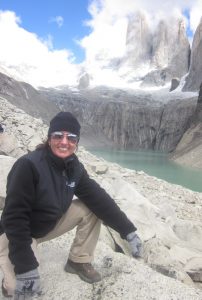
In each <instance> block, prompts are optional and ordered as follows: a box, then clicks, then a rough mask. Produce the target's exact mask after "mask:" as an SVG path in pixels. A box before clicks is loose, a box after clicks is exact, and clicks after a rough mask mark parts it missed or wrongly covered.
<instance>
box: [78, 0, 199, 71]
mask: <svg viewBox="0 0 202 300" xmlns="http://www.w3.org/2000/svg"><path fill="white" fill-rule="evenodd" d="M199 2H200V3H201V2H202V0H177V1H176V0H164V1H162V0H154V1H148V0H93V1H91V4H90V6H89V12H90V14H91V16H92V19H91V20H89V21H88V22H86V25H88V26H90V27H91V30H92V32H91V33H90V34H89V35H88V36H85V37H84V38H83V39H82V40H81V41H80V45H81V46H82V47H83V48H84V49H85V51H86V63H87V66H88V69H89V70H90V71H91V72H93V73H95V74H98V71H97V70H98V68H99V67H100V68H105V63H106V61H108V60H110V59H111V58H118V57H121V56H122V55H123V54H124V52H125V41H126V32H127V20H128V17H129V16H130V15H134V13H135V12H137V11H144V13H145V14H146V16H147V19H148V22H149V26H150V28H155V27H156V26H157V24H158V23H159V21H160V20H161V19H166V18H167V19H168V20H169V21H168V22H172V19H171V17H172V16H175V17H183V18H184V19H185V23H186V24H189V20H188V19H187V17H186V16H183V14H182V13H183V11H185V10H187V11H189V10H192V9H193V7H195V10H192V14H193V18H192V19H194V17H196V11H197V8H198V7H199ZM196 7H197V8H196ZM199 12H200V13H201V12H202V9H200V10H199ZM198 14H199V13H198ZM192 19H191V20H192ZM195 20H196V23H198V22H199V17H197V18H196V19H195ZM192 28H193V29H194V28H195V24H193V21H192ZM95 70H96V71H95ZM105 71H106V70H105Z"/></svg>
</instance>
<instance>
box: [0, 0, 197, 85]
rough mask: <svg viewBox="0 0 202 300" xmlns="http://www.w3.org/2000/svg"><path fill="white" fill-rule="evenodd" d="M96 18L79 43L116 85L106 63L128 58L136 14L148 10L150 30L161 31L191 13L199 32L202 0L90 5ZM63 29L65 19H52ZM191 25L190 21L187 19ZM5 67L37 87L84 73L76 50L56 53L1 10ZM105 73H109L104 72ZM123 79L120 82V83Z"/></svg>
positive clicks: (109, 0)
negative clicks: (160, 25)
mask: <svg viewBox="0 0 202 300" xmlns="http://www.w3.org/2000/svg"><path fill="white" fill-rule="evenodd" d="M88 9H89V12H90V14H91V19H90V20H88V21H87V22H86V24H87V25H88V26H90V28H91V33H90V34H89V35H88V36H85V37H83V39H81V40H80V41H79V44H80V45H81V46H82V47H83V48H84V49H85V52H86V61H85V63H84V64H85V65H86V66H87V67H88V70H89V72H90V73H92V74H93V75H95V76H96V74H97V76H98V74H99V81H100V82H101V81H102V78H101V77H102V76H103V78H104V79H105V80H108V81H110V80H111V79H110V78H113V82H115V80H116V78H118V76H117V75H118V74H117V73H116V72H113V73H111V74H110V70H109V69H106V68H105V65H106V62H108V61H110V60H111V59H113V58H115V59H118V58H119V57H122V56H123V55H124V53H125V42H126V33H127V22H128V17H129V16H130V15H133V14H134V12H136V11H144V12H145V13H146V15H147V19H148V21H149V25H150V28H153V27H154V28H155V26H157V24H158V22H159V20H160V19H162V18H167V17H170V16H171V15H173V14H174V15H177V16H180V15H181V14H182V11H183V10H185V9H186V10H188V11H190V27H191V29H192V30H193V31H195V29H196V27H197V25H198V23H199V20H200V17H201V14H202V13H201V12H202V0H164V1H162V0H153V1H149V0H93V1H91V3H90V6H89V8H88ZM51 22H56V23H57V25H58V26H59V27H61V26H62V25H63V22H64V19H63V17H62V16H57V17H54V18H52V19H51ZM186 23H187V24H189V20H188V19H187V22H186ZM0 40H1V47H0V66H1V67H3V68H6V69H7V70H9V71H10V73H12V74H14V75H16V76H18V77H21V78H22V79H23V80H25V81H28V82H30V83H31V84H33V85H35V86H38V85H45V86H48V85H49V86H50V85H60V84H73V83H75V82H76V77H77V74H78V72H79V70H78V68H79V66H78V65H76V64H74V61H75V60H74V55H73V53H71V51H69V50H67V49H64V50H55V49H54V41H53V37H52V36H51V35H48V36H47V37H46V38H45V39H44V38H42V37H39V36H37V35H36V34H34V33H30V32H28V31H26V30H25V29H23V27H22V25H21V20H20V18H19V17H17V16H16V14H15V13H14V12H10V11H6V12H5V11H4V12H3V11H0ZM103 70H104V72H102V71H103ZM117 80H118V79H117Z"/></svg>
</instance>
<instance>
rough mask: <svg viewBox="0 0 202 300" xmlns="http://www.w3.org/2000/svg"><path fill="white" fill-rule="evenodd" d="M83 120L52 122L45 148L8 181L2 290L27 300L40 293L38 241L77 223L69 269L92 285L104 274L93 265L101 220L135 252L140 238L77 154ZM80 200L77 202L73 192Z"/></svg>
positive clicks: (1, 240) (0, 248)
mask: <svg viewBox="0 0 202 300" xmlns="http://www.w3.org/2000/svg"><path fill="white" fill-rule="evenodd" d="M79 136H80V124H79V122H78V121H77V119H76V118H75V117H74V116H73V115H72V114H71V113H70V112H60V113H58V114H57V115H56V116H55V117H54V118H53V119H52V120H51V122H50V127H49V130H48V139H47V142H45V144H44V145H43V147H39V148H38V149H36V150H34V151H33V152H31V153H28V154H26V155H24V156H22V157H20V158H19V159H18V160H17V161H16V162H15V164H14V165H13V167H12V169H11V171H10V173H9V175H8V181H7V195H6V200H5V207H4V209H3V213H2V217H1V223H0V234H1V235H0V267H1V269H2V271H3V276H4V278H3V281H2V293H3V295H4V296H6V297H9V296H13V295H14V299H16V300H17V299H24V297H25V296H26V297H32V296H34V295H40V294H41V293H42V289H41V284H40V275H39V271H38V266H39V262H38V260H37V245H38V244H39V243H42V242H44V241H48V240H51V239H53V238H56V237H58V236H60V235H62V234H64V233H66V232H67V231H69V230H71V229H73V228H74V227H75V226H77V231H76V236H75V239H74V241H73V244H72V245H71V248H70V252H69V257H68V259H67V263H66V265H65V267H64V268H65V271H66V272H69V273H73V274H77V275H78V276H79V277H80V278H81V279H82V280H84V281H86V282H89V283H94V282H98V281H100V280H101V275H100V274H99V273H98V272H97V271H96V270H95V269H94V267H93V265H92V264H91V262H92V260H93V253H94V250H95V247H96V244H97V241H98V237H99V233H100V226H101V222H102V221H103V222H104V223H105V224H106V225H108V226H110V227H111V228H113V229H114V230H116V231H117V232H119V233H120V235H121V237H122V238H123V239H126V240H127V241H128V242H129V244H130V246H131V250H132V253H133V255H134V256H138V255H139V251H140V247H141V241H140V239H139V237H138V235H137V234H136V233H135V231H136V228H135V226H134V225H133V224H132V223H131V221H130V220H129V219H128V218H127V217H126V215H125V214H124V212H123V211H121V210H120V208H119V207H118V206H117V204H116V203H115V202H114V200H113V199H112V198H111V197H110V196H109V195H108V194H107V193H106V192H105V190H104V189H102V188H101V187H100V186H99V185H98V184H97V183H96V182H95V181H94V180H92V179H90V178H89V176H88V174H87V172H86V170H85V168H84V166H83V165H82V164H81V162H79V160H78V158H77V156H76V155H75V153H74V152H75V150H76V149H77V146H78V142H79ZM74 195H75V196H76V197H77V199H75V200H73V196H74Z"/></svg>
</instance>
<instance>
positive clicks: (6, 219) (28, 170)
mask: <svg viewBox="0 0 202 300" xmlns="http://www.w3.org/2000/svg"><path fill="white" fill-rule="evenodd" d="M35 173H36V171H35ZM35 177H36V174H35V175H34V167H33V165H32V163H31V161H29V160H28V159H26V158H24V157H22V158H20V159H18V160H17V161H16V163H15V164H14V165H13V167H12V169H11V171H10V173H9V175H8V179H7V196H6V199H5V206H4V210H3V213H2V226H3V230H4V232H5V233H6V236H7V238H8V240H9V258H10V260H11V262H12V264H13V265H14V271H15V273H16V274H20V273H24V272H27V271H30V270H32V269H35V268H36V267H37V266H38V262H37V260H36V258H35V256H34V253H33V251H32V248H31V243H32V238H31V232H30V218H29V217H30V214H31V211H32V206H33V203H34V198H35V184H36V178H35Z"/></svg>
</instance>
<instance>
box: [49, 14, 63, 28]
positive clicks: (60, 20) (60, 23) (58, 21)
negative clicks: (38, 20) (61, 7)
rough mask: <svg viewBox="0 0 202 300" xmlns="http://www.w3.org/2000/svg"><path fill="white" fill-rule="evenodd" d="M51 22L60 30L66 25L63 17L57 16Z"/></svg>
mask: <svg viewBox="0 0 202 300" xmlns="http://www.w3.org/2000/svg"><path fill="white" fill-rule="evenodd" d="M49 22H50V23H56V24H57V26H58V27H59V28H60V27H62V26H63V24H64V19H63V17H62V16H56V17H54V18H51V19H50V21H49Z"/></svg>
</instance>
